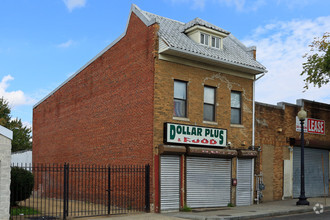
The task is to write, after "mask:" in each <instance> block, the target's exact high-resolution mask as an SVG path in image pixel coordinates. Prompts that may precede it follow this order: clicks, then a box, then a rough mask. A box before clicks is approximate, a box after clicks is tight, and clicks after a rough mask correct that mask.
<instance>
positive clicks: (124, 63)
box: [33, 13, 158, 165]
mask: <svg viewBox="0 0 330 220" xmlns="http://www.w3.org/2000/svg"><path fill="white" fill-rule="evenodd" d="M157 29H158V25H157V24H155V25H152V26H150V27H147V26H146V25H145V24H144V23H143V22H142V21H141V20H140V19H139V18H138V17H137V16H136V15H135V14H134V13H132V14H131V17H130V21H129V26H128V29H127V33H126V35H125V36H124V37H123V38H122V39H121V40H120V41H119V42H117V44H115V45H114V46H113V47H112V48H110V49H109V50H108V51H107V52H105V53H104V54H103V55H102V56H100V57H99V58H97V59H96V60H95V61H94V62H93V63H91V64H90V65H89V66H88V67H86V68H85V69H84V70H82V71H81V72H80V73H79V74H78V75H76V76H75V77H74V78H73V79H71V80H70V81H69V82H67V83H66V84H65V85H64V86H62V87H61V88H60V89H59V90H57V91H56V92H55V93H54V94H53V95H51V96H50V97H49V98H47V99H46V100H45V101H43V102H42V103H41V104H39V105H38V106H37V107H35V108H34V110H33V162H34V163H64V162H69V163H78V164H118V165H123V164H146V163H149V164H151V165H152V161H153V159H152V156H153V147H152V146H153V89H154V81H153V76H154V56H153V52H154V51H155V48H156V46H155V42H156V37H157V34H156V32H157Z"/></svg>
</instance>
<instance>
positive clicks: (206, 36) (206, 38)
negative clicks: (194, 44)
mask: <svg viewBox="0 0 330 220" xmlns="http://www.w3.org/2000/svg"><path fill="white" fill-rule="evenodd" d="M205 45H209V35H207V34H205Z"/></svg>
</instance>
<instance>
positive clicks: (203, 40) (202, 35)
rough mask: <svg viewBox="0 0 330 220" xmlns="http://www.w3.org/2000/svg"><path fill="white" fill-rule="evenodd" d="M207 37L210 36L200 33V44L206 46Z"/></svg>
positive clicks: (207, 42)
mask: <svg viewBox="0 0 330 220" xmlns="http://www.w3.org/2000/svg"><path fill="white" fill-rule="evenodd" d="M209 38H210V35H208V34H204V33H201V44H204V45H206V46H208V45H209Z"/></svg>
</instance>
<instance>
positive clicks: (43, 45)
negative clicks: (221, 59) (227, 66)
mask: <svg viewBox="0 0 330 220" xmlns="http://www.w3.org/2000/svg"><path fill="white" fill-rule="evenodd" d="M132 3H134V4H136V5H137V6H138V7H140V8H141V9H142V10H145V11H148V12H151V13H155V14H158V15H161V16H164V17H168V18H171V19H175V20H179V21H182V22H189V21H190V20H192V19H194V18H196V17H200V18H202V19H204V20H206V21H208V22H210V23H212V24H214V25H217V26H219V27H221V28H223V29H225V30H227V31H230V32H231V33H232V34H233V35H234V36H235V37H237V38H238V39H239V40H241V41H242V42H243V43H245V44H246V45H247V46H252V45H255V46H257V60H258V61H260V62H261V63H262V64H263V65H264V66H266V67H267V69H268V73H267V74H266V75H265V76H264V77H262V78H261V79H259V80H258V81H257V83H256V100H257V101H260V102H265V103H269V104H276V103H277V102H282V101H284V102H290V103H295V100H296V99H301V98H304V99H310V100H315V101H319V102H324V103H328V104H329V103H330V85H327V86H324V87H323V88H321V89H319V88H311V89H310V90H308V91H306V92H304V93H303V86H304V82H303V78H302V77H301V76H299V74H300V72H301V71H302V63H303V62H304V60H305V59H304V58H302V56H303V55H304V54H305V53H306V52H308V51H309V48H308V45H309V44H310V43H311V42H312V41H313V38H314V37H321V36H322V34H323V33H324V32H326V31H327V32H330V10H329V9H330V1H328V0H158V1H155V0H135V1H130V0H121V1H109V0H48V1H45V0H2V1H1V2H0V97H4V98H5V99H7V100H8V101H9V103H10V106H11V108H12V116H13V117H18V118H21V119H22V121H23V122H24V123H25V124H26V125H28V126H31V125H32V108H33V105H34V104H35V103H37V102H38V101H40V100H41V99H42V98H44V97H45V96H46V95H47V94H48V93H50V92H51V91H52V90H53V89H55V88H56V87H57V86H59V85H60V84H61V83H62V82H64V81H65V80H66V79H67V78H68V77H69V76H70V75H72V74H73V73H75V72H76V71H77V70H78V69H79V68H80V67H82V66H83V65H84V64H86V63H87V62H88V61H89V60H90V59H92V58H93V57H94V56H95V55H96V54H98V53H99V52H100V51H101V50H102V49H104V48H105V47H106V46H107V45H109V44H110V43H111V42H112V41H114V40H115V39H116V38H117V37H118V36H119V35H120V34H122V33H123V32H124V30H125V26H126V23H127V19H128V15H129V11H130V8H131V4H132Z"/></svg>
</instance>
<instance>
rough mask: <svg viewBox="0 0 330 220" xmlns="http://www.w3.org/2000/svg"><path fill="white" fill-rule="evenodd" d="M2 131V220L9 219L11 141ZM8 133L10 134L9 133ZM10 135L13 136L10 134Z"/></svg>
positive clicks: (0, 200) (0, 197)
mask: <svg viewBox="0 0 330 220" xmlns="http://www.w3.org/2000/svg"><path fill="white" fill-rule="evenodd" d="M0 127H1V130H0V220H7V219H9V205H10V161H11V155H10V153H11V139H10V137H8V136H7V135H4V134H3V133H1V131H2V130H4V129H5V128H3V127H2V126H0ZM7 133H8V132H7ZM9 134H12V133H11V132H9Z"/></svg>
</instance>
